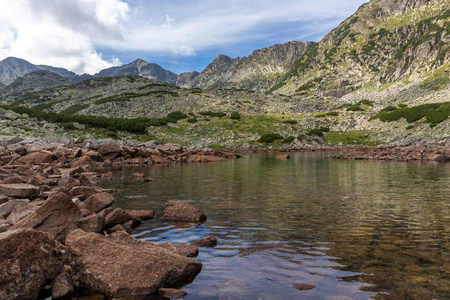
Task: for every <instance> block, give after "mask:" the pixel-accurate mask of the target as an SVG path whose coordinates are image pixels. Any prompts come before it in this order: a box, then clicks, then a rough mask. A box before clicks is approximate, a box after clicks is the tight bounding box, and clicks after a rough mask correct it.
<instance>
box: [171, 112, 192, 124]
mask: <svg viewBox="0 0 450 300" xmlns="http://www.w3.org/2000/svg"><path fill="white" fill-rule="evenodd" d="M187 117H188V115H186V114H185V113H183V112H181V111H174V112H171V113H169V114H168V115H167V117H166V120H167V122H170V123H176V122H178V121H179V120H182V119H186V118H187Z"/></svg>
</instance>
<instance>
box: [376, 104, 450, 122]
mask: <svg viewBox="0 0 450 300" xmlns="http://www.w3.org/2000/svg"><path fill="white" fill-rule="evenodd" d="M449 115H450V102H444V103H430V104H422V105H418V106H413V107H403V108H398V109H396V110H393V111H380V112H379V113H378V114H376V115H375V116H373V117H372V118H371V119H372V120H373V119H377V118H379V119H380V120H381V121H382V122H392V121H397V120H400V119H401V118H404V119H406V121H407V122H408V123H413V122H415V121H418V120H420V119H422V118H424V117H426V122H427V123H430V125H431V126H432V127H434V126H436V125H437V124H439V123H440V122H442V121H444V120H446V119H447V118H448V117H449Z"/></svg>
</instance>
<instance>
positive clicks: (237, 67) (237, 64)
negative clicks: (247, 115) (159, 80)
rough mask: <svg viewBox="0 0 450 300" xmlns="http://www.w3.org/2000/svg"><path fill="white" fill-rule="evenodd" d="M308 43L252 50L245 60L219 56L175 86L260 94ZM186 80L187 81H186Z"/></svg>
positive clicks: (183, 77)
mask: <svg viewBox="0 0 450 300" xmlns="http://www.w3.org/2000/svg"><path fill="white" fill-rule="evenodd" d="M312 45H314V43H312V42H307V43H304V42H288V43H285V44H277V45H274V46H272V47H268V48H264V49H261V50H255V51H254V52H253V53H252V54H251V55H249V56H248V57H237V58H235V59H232V58H230V57H228V56H226V55H220V56H219V57H218V58H216V59H215V60H214V61H213V62H212V63H211V64H209V65H208V66H207V67H206V68H205V69H204V70H203V71H202V72H201V73H196V72H195V73H187V74H182V76H181V78H180V80H179V81H178V82H177V85H179V86H181V87H188V88H193V87H199V88H216V87H221V88H224V87H225V88H231V87H233V88H238V89H250V90H258V91H263V90H266V89H268V88H270V87H271V86H273V85H274V84H276V83H278V81H279V80H280V77H281V75H282V74H285V73H286V72H287V71H289V70H290V69H291V68H292V67H293V66H294V63H295V62H296V61H297V60H298V59H299V58H300V57H301V56H302V55H303V54H304V53H305V52H306V51H307V50H308V49H309V48H310V47H311V46H312ZM186 77H190V78H189V79H188V80H186Z"/></svg>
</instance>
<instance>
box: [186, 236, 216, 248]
mask: <svg viewBox="0 0 450 300" xmlns="http://www.w3.org/2000/svg"><path fill="white" fill-rule="evenodd" d="M191 244H192V245H195V246H197V247H215V246H217V238H216V237H215V236H208V237H207V238H205V239H201V240H197V241H193V242H192V243H191Z"/></svg>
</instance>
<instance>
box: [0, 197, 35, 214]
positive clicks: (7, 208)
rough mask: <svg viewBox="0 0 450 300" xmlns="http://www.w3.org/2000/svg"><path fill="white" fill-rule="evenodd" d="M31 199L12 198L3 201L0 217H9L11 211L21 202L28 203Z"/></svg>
mask: <svg viewBox="0 0 450 300" xmlns="http://www.w3.org/2000/svg"><path fill="white" fill-rule="evenodd" d="M29 202H30V200H27V199H17V200H10V201H8V202H6V203H3V204H1V205H0V217H2V218H7V217H8V216H9V215H10V214H11V212H12V211H13V210H14V208H15V207H16V206H17V205H19V203H25V204H28V203H29Z"/></svg>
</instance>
